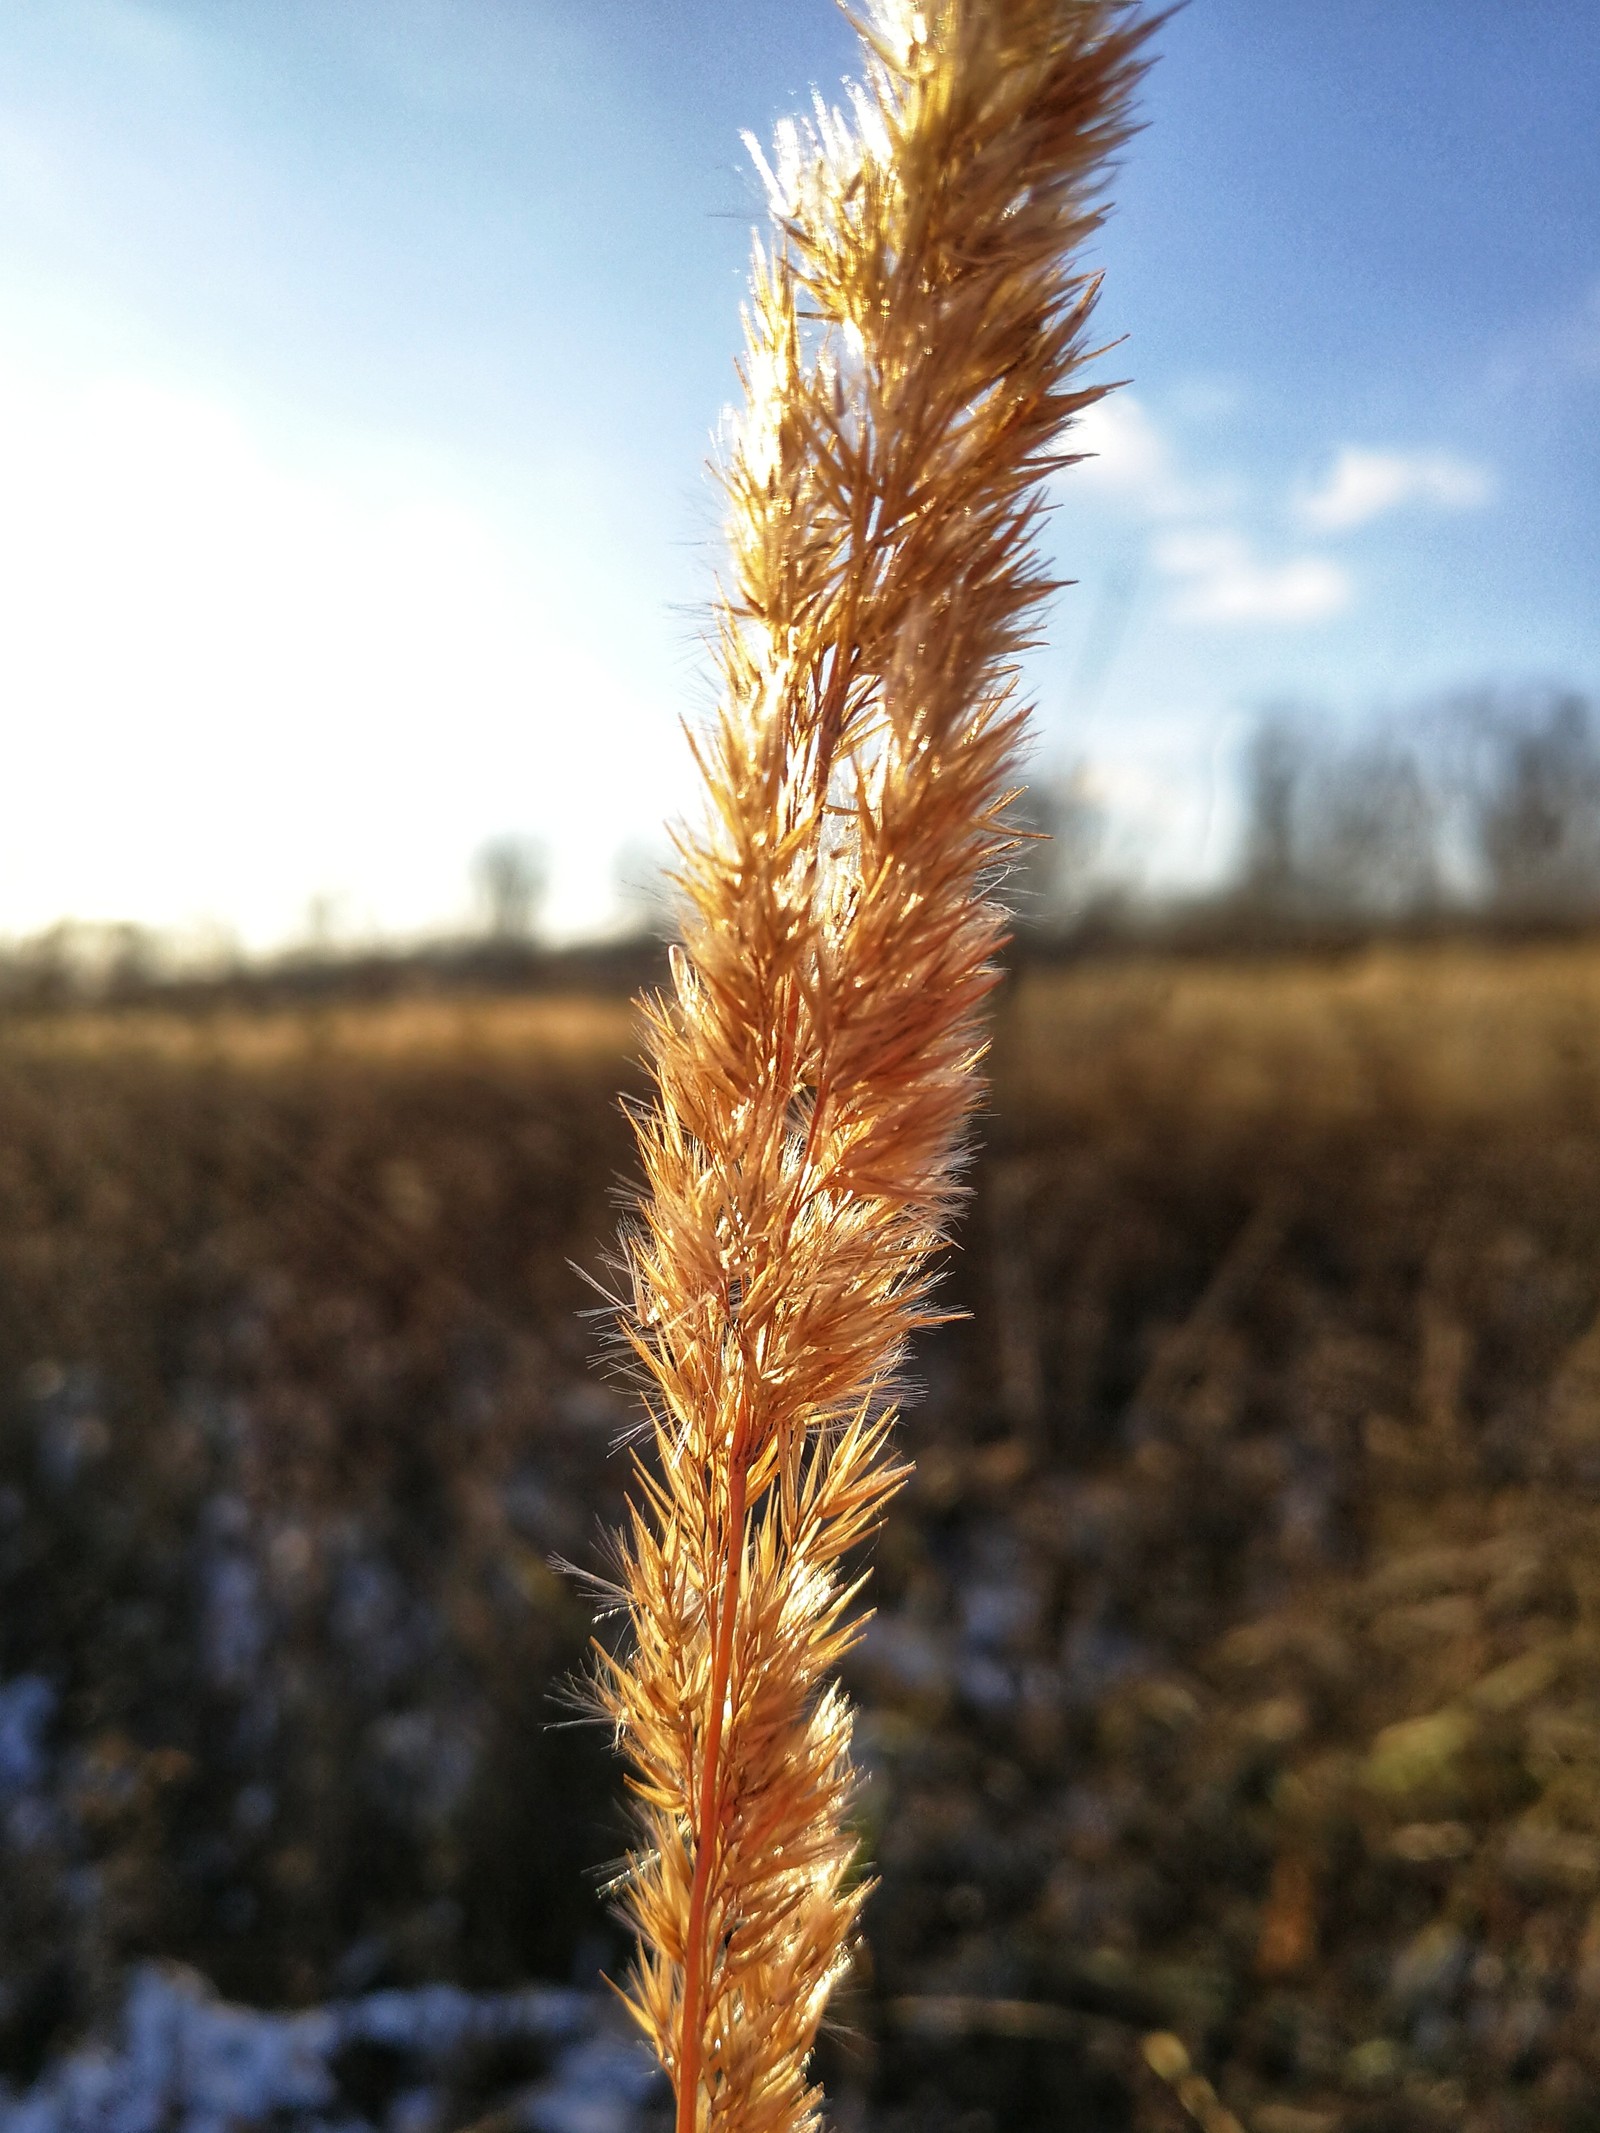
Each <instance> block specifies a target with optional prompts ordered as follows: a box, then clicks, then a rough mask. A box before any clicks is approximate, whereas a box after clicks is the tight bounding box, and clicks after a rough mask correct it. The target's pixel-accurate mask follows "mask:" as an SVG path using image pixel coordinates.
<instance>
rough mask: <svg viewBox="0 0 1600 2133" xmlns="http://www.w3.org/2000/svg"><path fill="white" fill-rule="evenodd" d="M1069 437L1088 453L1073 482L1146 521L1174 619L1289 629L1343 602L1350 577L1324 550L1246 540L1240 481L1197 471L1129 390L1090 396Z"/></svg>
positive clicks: (1317, 619) (1243, 492)
mask: <svg viewBox="0 0 1600 2133" xmlns="http://www.w3.org/2000/svg"><path fill="white" fill-rule="evenodd" d="M1073 443H1074V445H1075V446H1076V447H1077V448H1078V449H1079V450H1081V451H1084V452H1089V453H1093V454H1094V457H1093V458H1091V459H1087V460H1086V461H1085V462H1084V464H1083V465H1082V466H1080V467H1077V468H1075V469H1074V470H1073V477H1072V478H1073V485H1074V488H1077V487H1079V486H1080V485H1081V486H1082V487H1083V488H1084V489H1086V490H1088V491H1089V493H1090V494H1091V495H1092V494H1094V493H1095V492H1098V493H1099V494H1100V495H1101V496H1102V497H1103V498H1104V499H1105V501H1106V502H1107V503H1108V504H1110V505H1111V506H1113V507H1114V508H1115V509H1117V510H1118V511H1120V512H1122V513H1124V514H1127V515H1129V516H1132V517H1133V518H1135V519H1138V520H1142V521H1144V523H1145V524H1146V525H1147V526H1148V527H1149V528H1150V529H1151V546H1150V559H1151V562H1152V564H1153V565H1154V567H1155V569H1156V570H1157V571H1159V572H1160V573H1161V575H1162V576H1164V577H1167V578H1170V579H1172V580H1173V581H1174V584H1175V588H1176V597H1175V599H1174V601H1173V604H1172V607H1171V613H1172V616H1173V619H1174V620H1176V621H1180V622H1197V623H1204V624H1221V625H1224V626H1250V625H1263V626H1266V627H1277V628H1283V627H1291V628H1292V627H1294V626H1296V625H1304V624H1309V623H1314V622H1320V621H1322V620H1323V619H1324V618H1325V617H1327V616H1329V615H1333V614H1337V613H1338V612H1339V611H1340V609H1342V608H1344V607H1347V606H1348V605H1349V604H1350V599H1351V593H1352V587H1351V582H1350V579H1349V577H1348V575H1347V574H1346V572H1345V571H1344V569H1343V568H1342V567H1341V566H1340V565H1339V564H1338V563H1336V562H1334V561H1332V560H1331V559H1330V558H1328V557H1326V556H1319V555H1312V554H1293V555H1288V556H1273V555H1270V554H1265V553H1263V552H1262V551H1261V549H1260V548H1258V547H1257V546H1254V545H1252V543H1251V541H1250V540H1249V539H1248V538H1247V537H1246V535H1245V534H1244V533H1243V532H1242V531H1240V529H1239V527H1238V525H1237V523H1236V519H1237V516H1238V515H1239V514H1240V512H1241V511H1242V510H1243V508H1244V506H1245V504H1246V502H1247V501H1248V488H1247V485H1246V484H1244V483H1242V482H1241V481H1240V479H1239V478H1238V477H1237V476H1235V475H1233V474H1231V473H1228V472H1226V471H1225V472H1223V473H1222V474H1219V475H1213V476H1202V477H1200V478H1196V477H1195V475H1194V474H1193V472H1192V471H1191V469H1190V468H1189V467H1187V466H1186V465H1185V464H1184V463H1183V459H1182V456H1181V454H1180V453H1179V451H1178V450H1177V449H1176V447H1175V446H1174V444H1173V443H1172V441H1171V438H1170V437H1169V435H1168V433H1167V430H1166V429H1165V427H1164V426H1163V425H1162V424H1161V423H1160V422H1159V421H1158V420H1157V419H1156V418H1155V416H1153V415H1152V414H1151V412H1150V410H1149V409H1148V408H1147V407H1146V406H1145V404H1144V403H1143V401H1141V400H1140V399H1138V398H1137V397H1136V396H1135V395H1134V394H1132V393H1128V392H1118V393H1113V394H1111V395H1110V396H1109V397H1108V398H1107V399H1104V400H1101V401H1099V402H1097V403H1096V405H1095V406H1094V407H1092V408H1090V409H1089V410H1088V411H1087V413H1086V414H1085V415H1084V416H1083V417H1082V419H1081V420H1080V422H1079V424H1078V426H1077V428H1076V430H1075V431H1074V434H1073Z"/></svg>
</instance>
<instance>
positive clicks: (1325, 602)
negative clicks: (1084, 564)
mask: <svg viewBox="0 0 1600 2133" xmlns="http://www.w3.org/2000/svg"><path fill="white" fill-rule="evenodd" d="M1155 562H1156V567H1157V568H1158V569H1159V570H1161V571H1163V572H1165V574H1166V575H1167V576H1168V577H1171V578H1175V579H1177V580H1178V581H1179V583H1180V585H1181V588H1182V589H1181V591H1180V592H1179V595H1178V598H1177V602H1176V604H1175V607H1174V610H1173V612H1174V614H1175V615H1176V617H1177V618H1178V620H1180V621H1184V622H1221V623H1277V624H1288V625H1291V626H1292V625H1294V624H1299V623H1308V622H1321V621H1324V620H1325V619H1326V618H1327V617H1328V616H1330V615H1336V614H1338V613H1339V611H1340V610H1341V609H1342V608H1345V607H1348V606H1349V604H1350V596H1351V585H1350V579H1349V576H1348V574H1347V573H1346V572H1345V571H1344V570H1343V569H1342V568H1341V566H1340V565H1339V564H1337V563H1335V562H1332V561H1331V560H1330V559H1329V558H1328V557H1327V556H1320V555H1297V556H1286V557H1284V558H1282V559H1280V560H1271V559H1266V558H1263V557H1261V556H1259V555H1257V554H1256V552H1255V550H1254V549H1253V548H1252V547H1251V546H1250V543H1249V542H1248V541H1247V540H1246V539H1245V538H1244V536H1243V535H1242V534H1240V533H1236V532H1234V531H1233V530H1232V529H1231V528H1228V527H1211V528H1202V527H1188V528H1184V529H1183V530H1181V531H1173V532H1171V533H1168V534H1165V535H1163V536H1162V538H1161V539H1160V540H1158V541H1157V542H1156V544H1155Z"/></svg>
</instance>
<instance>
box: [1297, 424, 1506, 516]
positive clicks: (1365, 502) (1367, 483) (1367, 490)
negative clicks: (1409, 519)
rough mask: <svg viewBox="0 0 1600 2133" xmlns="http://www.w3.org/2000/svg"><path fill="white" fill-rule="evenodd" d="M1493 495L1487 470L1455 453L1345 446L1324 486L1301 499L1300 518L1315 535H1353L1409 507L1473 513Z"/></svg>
mask: <svg viewBox="0 0 1600 2133" xmlns="http://www.w3.org/2000/svg"><path fill="white" fill-rule="evenodd" d="M1492 490H1493V483H1492V482H1491V480H1490V477H1489V474H1488V470H1487V469H1486V468H1484V467H1480V466H1477V465H1475V464H1474V463H1473V462H1472V461H1471V460H1468V459H1460V458H1458V457H1457V456H1456V455H1455V453H1453V452H1439V451H1424V452H1386V451H1375V450H1373V449H1372V448H1371V447H1369V446H1367V445H1360V444H1347V445H1345V446H1344V447H1343V448H1342V450H1341V451H1340V453H1339V455H1338V457H1337V458H1336V459H1335V460H1334V463H1333V466H1332V468H1331V470H1330V471H1329V474H1328V478H1327V480H1326V481H1325V482H1324V483H1323V484H1322V486H1321V487H1320V488H1317V489H1314V490H1312V491H1311V492H1310V494H1309V495H1306V496H1303V497H1302V498H1301V499H1300V517H1301V519H1302V520H1303V521H1304V523H1305V524H1306V525H1307V526H1310V527H1312V528H1313V529H1314V530H1315V531H1316V532H1318V533H1351V532H1353V531H1354V530H1355V528H1356V527H1358V526H1365V525H1369V524H1370V523H1371V522H1372V520H1373V519H1376V518H1383V517H1385V516H1386V515H1387V514H1388V513H1389V512H1391V511H1400V510H1404V509H1406V508H1407V507H1408V506H1411V505H1419V504H1420V505H1423V506H1425V507H1428V508H1431V509H1433V510H1439V511H1471V510H1474V509H1476V508H1477V507H1478V506H1479V505H1481V504H1485V503H1487V502H1488V500H1489V497H1490V495H1491V493H1492Z"/></svg>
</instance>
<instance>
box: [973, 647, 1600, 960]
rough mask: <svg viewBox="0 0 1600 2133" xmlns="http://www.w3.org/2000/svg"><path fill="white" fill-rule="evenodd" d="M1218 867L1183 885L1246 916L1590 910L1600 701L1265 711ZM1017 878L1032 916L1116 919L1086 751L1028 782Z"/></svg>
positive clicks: (1527, 699) (1223, 910)
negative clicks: (1232, 832)
mask: <svg viewBox="0 0 1600 2133" xmlns="http://www.w3.org/2000/svg"><path fill="white" fill-rule="evenodd" d="M1240 800H1241V813H1242V827H1241V834H1240V837H1239V840H1238V844H1237V846H1236V851H1235V858H1234V862H1233V866H1232V868H1231V870H1230V873H1229V875H1228V876H1227V878H1226V879H1225V880H1224V882H1223V883H1222V884H1221V885H1220V886H1219V887H1218V888H1217V889H1216V890H1214V891H1212V892H1210V893H1208V894H1206V895H1205V896H1203V897H1200V898H1197V899H1195V900H1194V904H1193V905H1192V906H1191V908H1194V907H1196V906H1198V908H1200V909H1201V910H1203V912H1204V913H1205V914H1206V915H1207V916H1208V917H1210V918H1212V919H1218V920H1226V919H1227V918H1228V917H1229V916H1230V915H1231V916H1232V917H1233V918H1234V919H1235V920H1236V921H1238V922H1239V923H1241V924H1243V925H1246V926H1259V925H1260V924H1262V923H1267V924H1291V925H1306V924H1311V925H1315V924H1326V923H1337V924H1341V925H1352V924H1354V925H1361V926H1372V927H1382V926H1386V925H1397V924H1407V923H1414V922H1417V921H1419V920H1427V919H1445V918H1451V917H1457V918H1482V919H1486V920H1492V921H1497V922H1498V921H1515V922H1519V923H1525V924H1574V923H1580V922H1583V921H1585V920H1589V919H1594V918H1600V716H1597V713H1596V708H1595V705H1594V704H1593V703H1592V702H1591V701H1590V699H1589V698H1587V697H1586V696H1584V695H1583V694H1582V693H1581V692H1579V691H1577V690H1572V689H1557V688H1546V689H1536V690H1535V689H1530V690H1525V691H1520V692H1512V691H1505V690H1495V689H1489V688H1485V689H1479V690H1476V691H1472V692H1470V693H1463V694H1461V695H1458V696H1455V697H1452V698H1448V699H1444V700H1441V701H1438V702H1435V703H1431V704H1425V705H1422V706H1419V707H1415V708H1413V709H1412V710H1410V711H1408V712H1406V713H1403V714H1401V715H1399V716H1398V717H1395V718H1393V719H1390V720H1388V721H1386V722H1384V723H1382V724H1381V725H1378V724H1374V725H1369V726H1367V727H1365V728H1364V729H1361V730H1358V731H1352V730H1351V729H1349V728H1348V727H1346V726H1343V725H1341V724H1340V723H1339V722H1337V721H1335V720H1334V719H1332V718H1331V717H1329V716H1328V715H1327V714H1326V713H1319V712H1318V711H1317V710H1315V709H1314V708H1312V707H1310V706H1305V705H1294V704H1282V705H1274V706H1270V707H1268V708H1266V709H1265V710H1263V711H1262V713H1261V714H1260V716H1259V718H1258V719H1257V722H1256V724H1255V727H1254V730H1253V732H1252V734H1251V736H1250V739H1249V742H1248V744H1247V746H1246V748H1245V751H1244V757H1243V762H1242V765H1241V790H1240ZM1016 819H1017V823H1018V827H1019V828H1020V829H1022V830H1023V831H1024V832H1025V833H1026V834H1027V838H1028V841H1027V842H1026V843H1025V844H1024V845H1023V847H1022V850H1021V852H1020V854H1019V856H1018V858H1017V860H1016V862H1015V865H1014V868H1013V876H1012V881H1011V884H1010V890H1011V895H1012V898H1013V901H1014V902H1015V904H1016V906H1017V908H1018V911H1019V917H1020V922H1021V925H1022V927H1023V929H1024V931H1025V932H1026V933H1030V934H1032V935H1034V936H1035V937H1043V938H1049V937H1052V936H1056V937H1059V936H1061V935H1063V934H1068V933H1071V932H1074V931H1076V930H1079V929H1081V928H1082V927H1083V925H1084V924H1085V923H1086V922H1090V921H1093V920H1095V919H1096V918H1098V919H1100V920H1101V921H1103V922H1115V921H1116V920H1117V919H1118V918H1124V919H1125V918H1126V917H1127V916H1128V915H1129V911H1130V907H1132V906H1134V905H1136V904H1137V902H1138V901H1139V899H1137V897H1136V896H1135V895H1134V893H1133V892H1131V891H1130V890H1129V889H1128V888H1127V887H1125V886H1123V887H1120V888H1119V885H1118V883H1117V882H1116V880H1115V878H1114V875H1113V874H1112V872H1111V870H1110V869H1109V868H1107V867H1106V865H1105V863H1104V852H1105V844H1106V828H1107V824H1106V818H1105V814H1104V811H1103V809H1102V808H1101V807H1100V806H1099V805H1098V804H1097V802H1096V800H1095V797H1094V785H1093V779H1092V776H1091V774H1090V772H1089V770H1088V768H1087V767H1086V766H1084V765H1082V764H1080V765H1078V766H1077V767H1076V768H1075V769H1074V770H1072V771H1071V772H1069V773H1068V774H1066V775H1065V776H1061V777H1056V778H1046V779H1043V780H1039V781H1037V782H1036V783H1035V784H1034V785H1033V787H1032V788H1031V789H1030V791H1029V793H1028V794H1027V796H1026V798H1025V799H1024V800H1023V801H1022V802H1021V803H1020V804H1019V807H1018V810H1017V816H1016Z"/></svg>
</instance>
